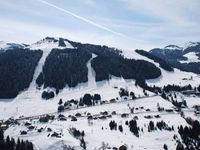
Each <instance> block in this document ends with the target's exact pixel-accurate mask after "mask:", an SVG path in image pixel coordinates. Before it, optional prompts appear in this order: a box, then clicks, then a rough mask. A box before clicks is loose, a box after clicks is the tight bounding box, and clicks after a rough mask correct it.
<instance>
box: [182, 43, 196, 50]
mask: <svg viewBox="0 0 200 150" xmlns="http://www.w3.org/2000/svg"><path fill="white" fill-rule="evenodd" d="M198 44H199V42H187V43H185V44H184V46H183V48H184V49H187V48H188V47H194V46H197V45H198Z"/></svg>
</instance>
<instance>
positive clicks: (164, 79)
mask: <svg viewBox="0 0 200 150" xmlns="http://www.w3.org/2000/svg"><path fill="white" fill-rule="evenodd" d="M198 44H199V43H197V44H196V45H195V44H192V45H188V46H187V47H184V48H182V47H179V46H176V45H168V46H166V47H164V48H156V49H152V50H151V51H149V52H147V51H146V52H145V51H142V50H137V51H134V50H118V49H116V48H110V47H107V46H101V45H92V44H82V43H79V42H74V41H70V40H68V39H64V38H52V37H46V38H44V39H42V40H40V41H38V42H36V43H34V44H31V45H20V44H19V45H18V44H16V48H15V47H14V46H13V45H12V48H7V47H6V46H4V45H9V44H7V43H3V42H1V44H0V45H1V49H2V53H0V72H3V73H1V74H0V81H1V84H0V96H1V100H0V120H2V122H3V123H1V122H0V127H2V125H5V124H6V126H7V127H8V128H7V129H6V130H5V135H9V136H11V137H14V138H15V139H17V138H21V139H23V140H29V141H31V142H32V143H33V145H34V149H38V150H39V149H44V150H54V149H75V150H76V149H77V150H79V149H88V150H93V149H96V150H97V149H119V150H123V149H130V150H132V149H136V150H137V149H138V150H139V149H148V150H155V149H170V150H171V149H172V150H173V149H177V147H178V148H182V146H183V147H184V148H187V147H188V146H190V147H193V149H198V146H199V145H198V144H199V143H198V138H197V137H196V136H199V135H200V133H199V128H200V126H199V124H198V123H197V122H195V120H199V108H200V101H199V95H200V94H199V93H200V76H199V74H198V73H197V72H195V71H193V70H192V69H191V70H186V69H188V68H192V67H193V66H191V63H192V65H198V63H199V62H198V59H199V56H198V50H197V49H198ZM17 45H18V46H17ZM11 49H12V50H11ZM196 54H197V55H196ZM194 55H195V56H194ZM186 61H187V62H186ZM180 64H182V66H181V65H180ZM183 64H184V66H183ZM184 67H185V68H184ZM196 70H198V67H197V68H196ZM185 71H187V72H185ZM7 98H11V99H7ZM9 118H11V119H9ZM181 126H182V127H181ZM186 127H187V128H188V127H189V129H186ZM180 128H181V129H180ZM182 128H183V129H182ZM185 130H187V133H189V135H186V133H185ZM193 130H195V131H196V132H195V133H193ZM82 131H84V132H82ZM191 135H192V136H191ZM184 137H185V139H187V141H188V140H189V142H186V141H185V140H184ZM196 138H197V139H196ZM191 139H192V140H191ZM191 145H192V146H191Z"/></svg>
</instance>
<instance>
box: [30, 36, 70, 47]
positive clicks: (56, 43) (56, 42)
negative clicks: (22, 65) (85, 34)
mask: <svg viewBox="0 0 200 150" xmlns="http://www.w3.org/2000/svg"><path fill="white" fill-rule="evenodd" d="M30 48H31V49H53V48H58V49H63V48H74V47H73V46H72V45H71V44H70V43H69V42H68V40H67V39H64V38H55V37H45V38H44V39H42V40H40V41H38V42H36V43H34V44H32V45H31V46H30Z"/></svg>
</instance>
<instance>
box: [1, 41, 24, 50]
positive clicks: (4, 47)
mask: <svg viewBox="0 0 200 150" xmlns="http://www.w3.org/2000/svg"><path fill="white" fill-rule="evenodd" d="M24 47H25V45H23V44H16V43H6V42H4V41H0V51H6V50H11V49H15V48H24Z"/></svg>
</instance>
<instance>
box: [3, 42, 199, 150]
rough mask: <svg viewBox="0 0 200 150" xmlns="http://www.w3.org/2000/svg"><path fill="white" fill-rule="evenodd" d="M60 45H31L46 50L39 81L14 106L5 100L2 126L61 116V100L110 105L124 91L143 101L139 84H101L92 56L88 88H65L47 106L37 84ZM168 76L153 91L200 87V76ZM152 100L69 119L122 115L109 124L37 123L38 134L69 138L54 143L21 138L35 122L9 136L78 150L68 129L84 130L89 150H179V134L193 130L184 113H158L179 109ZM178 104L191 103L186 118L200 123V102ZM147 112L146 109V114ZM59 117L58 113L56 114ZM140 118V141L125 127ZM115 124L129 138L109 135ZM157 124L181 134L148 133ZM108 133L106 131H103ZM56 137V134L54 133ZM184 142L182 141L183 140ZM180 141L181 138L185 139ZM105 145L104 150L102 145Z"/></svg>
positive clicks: (47, 147) (47, 148)
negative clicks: (90, 98)
mask: <svg viewBox="0 0 200 150" xmlns="http://www.w3.org/2000/svg"><path fill="white" fill-rule="evenodd" d="M65 42H66V41H65ZM65 44H66V45H67V47H69V48H73V47H72V46H71V45H70V44H69V43H67V42H66V43H65ZM57 45H58V43H54V42H51V41H50V42H48V43H45V42H44V43H43V41H41V42H39V43H37V44H33V45H31V46H30V47H31V49H32V50H34V49H42V50H43V56H42V58H41V59H40V61H39V63H38V66H37V67H36V70H35V73H34V76H33V80H32V82H31V84H30V87H29V88H28V89H27V90H25V91H23V92H21V93H20V94H19V95H18V96H17V97H16V98H15V99H13V100H1V101H0V120H1V119H4V120H5V119H8V118H10V117H14V118H18V117H19V116H22V115H23V116H33V115H41V114H47V113H53V112H57V107H58V102H59V99H61V98H62V99H63V101H64V102H65V101H67V100H70V99H79V98H80V97H82V96H83V95H84V94H86V93H90V94H96V93H97V94H100V95H101V98H102V100H110V99H113V98H116V97H118V98H119V99H120V97H119V89H120V88H124V89H127V90H128V91H129V92H131V91H133V92H134V93H135V96H136V97H143V96H144V93H143V89H142V88H140V87H137V86H135V80H124V79H123V78H117V77H114V76H111V80H109V81H101V82H95V72H94V70H93V69H92V67H91V61H92V59H94V58H95V57H96V55H94V54H93V55H92V58H91V59H90V60H89V61H88V62H87V67H88V82H87V83H81V84H78V86H76V87H75V88H68V87H67V86H66V88H64V89H63V90H62V91H60V93H59V94H58V95H57V96H56V97H55V98H53V99H50V100H43V99H42V98H41V93H42V89H38V88H37V85H36V84H35V80H36V79H37V77H38V75H39V73H40V72H41V71H42V67H43V65H44V62H45V59H46V57H47V56H48V55H49V53H50V51H51V49H52V48H55V47H57V48H61V47H58V46H57ZM123 55H124V56H125V57H127V58H134V59H143V60H147V61H149V62H152V63H154V64H155V65H156V66H158V67H159V64H158V63H155V62H153V61H152V60H150V59H148V58H146V57H144V56H141V55H139V54H138V53H136V52H135V51H129V50H124V51H123ZM160 69H161V72H162V76H160V77H159V78H157V79H153V80H147V83H148V84H149V85H152V86H153V85H156V86H164V85H167V84H176V85H188V84H191V85H192V86H198V85H199V83H200V76H199V75H196V74H193V73H188V72H183V71H180V70H178V69H175V70H174V72H168V71H165V70H163V69H162V68H160ZM147 93H148V95H150V97H148V98H140V99H136V100H127V101H121V102H118V103H111V104H104V105H98V106H94V107H87V108H81V109H77V110H70V111H66V112H64V113H63V114H64V115H65V116H66V117H67V116H69V115H75V114H76V113H81V114H82V115H84V114H86V113H91V114H92V115H99V113H100V112H103V111H108V113H109V114H111V112H112V111H116V113H117V114H116V115H112V118H107V119H106V120H101V119H97V120H92V121H88V119H87V117H86V116H83V117H78V121H77V122H72V121H70V120H71V119H70V118H69V117H67V121H58V120H57V119H56V120H54V121H51V122H49V123H39V122H38V120H33V121H32V122H31V123H32V125H34V126H37V129H39V128H40V127H43V128H45V129H47V128H48V127H49V128H51V129H52V130H53V131H55V132H58V133H62V134H63V136H62V137H61V138H55V137H48V134H49V132H47V131H46V130H45V131H43V132H41V133H38V132H37V130H32V131H28V134H27V135H20V131H22V130H26V131H27V127H25V126H24V125H23V122H26V121H28V122H29V121H30V120H21V121H19V122H20V125H14V126H11V127H9V128H8V129H7V130H6V132H5V135H10V136H12V137H14V138H16V139H17V138H18V137H19V138H22V139H24V140H26V139H27V140H30V141H32V142H33V144H34V146H35V149H37V150H55V149H61V148H63V146H64V145H70V146H73V147H74V148H75V149H77V150H78V149H81V148H80V141H79V140H77V139H76V138H74V137H72V136H71V135H70V134H69V132H68V129H69V128H71V127H76V128H77V129H78V130H81V131H82V130H84V132H85V141H86V145H87V149H88V150H93V149H96V150H97V149H100V148H101V147H102V145H107V144H108V145H109V146H110V147H119V146H121V145H123V144H125V145H127V146H128V149H131V150H132V149H134V150H141V149H148V150H155V149H163V145H164V144H167V146H168V149H170V150H173V149H175V147H176V141H175V140H173V136H174V134H176V135H178V132H177V127H178V126H179V125H187V123H186V121H185V120H184V119H183V118H182V117H181V116H180V114H179V113H177V112H175V111H174V112H173V113H168V112H165V111H164V112H158V111H157V105H158V104H159V106H160V107H164V108H165V109H173V108H174V106H173V105H172V104H171V102H170V101H166V100H164V99H162V98H161V97H160V96H153V95H154V94H153V93H151V92H147ZM177 99H178V100H180V101H181V100H182V99H185V100H186V102H187V104H188V108H187V109H184V110H183V111H184V113H185V115H186V116H190V117H192V118H194V119H199V117H197V116H194V112H193V109H192V106H194V105H199V104H200V102H199V98H198V97H186V96H183V95H178V96H177ZM129 107H134V108H138V110H136V109H135V111H134V113H133V114H129V116H128V117H127V118H121V114H122V113H130V110H129ZM141 107H144V108H143V109H142V108H141ZM146 109H150V111H146ZM55 114H56V113H55ZM147 115H152V116H155V115H160V116H161V118H155V117H153V118H152V119H146V118H144V116H147ZM134 116H137V117H138V118H139V119H138V120H137V123H138V126H139V127H140V128H143V129H144V131H143V132H141V131H140V132H139V133H140V134H139V138H138V137H136V136H134V135H133V134H132V133H131V132H130V131H129V128H128V126H126V125H125V122H126V121H127V120H131V119H133V117H134ZM111 120H115V121H116V122H117V124H118V125H123V130H124V131H123V132H122V133H121V132H119V130H117V131H111V130H110V129H109V122H110V121H111ZM150 120H152V121H154V122H155V123H156V122H157V121H161V120H164V121H165V122H166V123H168V124H169V125H170V126H172V125H173V126H174V129H175V131H165V130H164V131H159V130H157V131H153V132H148V131H147V130H148V128H147V126H146V125H147V124H148V123H149V121H150ZM102 127H103V129H102ZM51 133H52V132H51ZM178 137H179V136H178ZM179 138H180V137H179ZM102 143H104V144H102Z"/></svg>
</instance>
